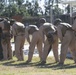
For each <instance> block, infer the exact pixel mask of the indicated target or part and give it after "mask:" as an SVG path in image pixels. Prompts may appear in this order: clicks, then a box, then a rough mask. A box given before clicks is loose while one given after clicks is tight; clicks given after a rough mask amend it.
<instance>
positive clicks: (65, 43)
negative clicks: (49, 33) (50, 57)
mask: <svg viewBox="0 0 76 75" xmlns="http://www.w3.org/2000/svg"><path fill="white" fill-rule="evenodd" d="M56 21H58V22H59V20H56ZM57 31H58V36H59V38H60V40H61V53H60V62H59V65H63V64H64V61H65V58H66V53H67V51H68V48H69V49H70V51H71V53H72V56H73V59H74V61H75V62H76V50H75V49H76V48H75V45H76V40H75V35H74V32H73V30H72V26H71V25H70V24H68V23H60V24H59V23H58V26H57Z"/></svg>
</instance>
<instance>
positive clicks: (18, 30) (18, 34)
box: [10, 20, 25, 61]
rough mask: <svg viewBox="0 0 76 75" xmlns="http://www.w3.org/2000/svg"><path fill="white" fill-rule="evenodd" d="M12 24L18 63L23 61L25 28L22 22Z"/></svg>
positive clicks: (12, 21) (11, 22)
mask: <svg viewBox="0 0 76 75" xmlns="http://www.w3.org/2000/svg"><path fill="white" fill-rule="evenodd" d="M10 24H11V25H12V32H13V36H14V41H15V55H16V57H17V59H18V61H23V60H24V56H23V50H22V49H23V46H24V43H25V26H24V24H22V23H21V22H17V21H15V20H11V21H10Z"/></svg>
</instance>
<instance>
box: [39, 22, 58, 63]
mask: <svg viewBox="0 0 76 75" xmlns="http://www.w3.org/2000/svg"><path fill="white" fill-rule="evenodd" d="M39 31H40V34H41V36H42V37H43V41H44V50H43V59H42V62H41V64H45V63H46V58H47V55H48V53H49V50H51V48H53V53H54V57H55V61H56V62H58V61H59V59H58V36H57V33H56V29H55V26H54V25H53V24H51V23H44V24H43V25H42V26H40V28H39ZM45 36H46V38H45Z"/></svg>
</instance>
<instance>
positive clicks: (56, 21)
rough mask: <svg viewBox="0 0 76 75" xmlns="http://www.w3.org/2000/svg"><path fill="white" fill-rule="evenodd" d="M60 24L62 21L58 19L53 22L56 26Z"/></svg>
mask: <svg viewBox="0 0 76 75" xmlns="http://www.w3.org/2000/svg"><path fill="white" fill-rule="evenodd" d="M60 22H62V20H61V19H59V18H57V19H56V20H55V21H54V25H57V24H59V23H60Z"/></svg>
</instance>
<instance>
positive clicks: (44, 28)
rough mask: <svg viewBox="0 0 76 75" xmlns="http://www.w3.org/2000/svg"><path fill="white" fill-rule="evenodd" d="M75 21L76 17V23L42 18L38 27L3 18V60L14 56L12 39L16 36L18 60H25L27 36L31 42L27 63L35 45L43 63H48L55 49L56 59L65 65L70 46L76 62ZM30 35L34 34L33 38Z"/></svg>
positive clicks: (0, 23) (0, 24)
mask: <svg viewBox="0 0 76 75" xmlns="http://www.w3.org/2000/svg"><path fill="white" fill-rule="evenodd" d="M75 22H76V19H75V21H74V24H73V25H70V24H68V23H63V22H62V21H61V19H56V20H55V21H54V24H51V23H48V22H46V20H45V19H44V18H42V19H40V21H39V25H40V27H37V26H36V25H29V26H25V25H24V24H22V23H21V22H17V21H16V20H12V19H7V18H6V19H3V20H2V21H1V22H0V28H1V29H2V34H1V44H2V48H3V60H9V59H12V57H13V56H12V50H11V43H10V40H11V38H12V37H14V41H15V55H16V57H17V59H18V61H22V60H24V56H23V46H24V43H25V38H26V39H27V41H28V43H29V53H28V59H27V61H26V63H29V62H31V61H32V57H33V52H34V49H35V46H37V49H38V52H39V57H40V63H41V64H45V63H46V59H47V56H48V54H49V52H50V50H51V49H53V54H54V57H55V61H56V62H59V65H63V64H64V61H65V58H66V53H67V51H68V48H69V49H70V51H71V53H72V56H73V59H74V61H75V63H76V48H75V47H76V46H75V45H76V36H75V34H76V33H75V32H76V29H75V28H76V25H75V24H76V23H75ZM30 35H32V38H31V40H30V37H29V36H30ZM58 39H60V41H61V53H60V59H59V55H58V44H59V40H58ZM43 45H44V46H43Z"/></svg>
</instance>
